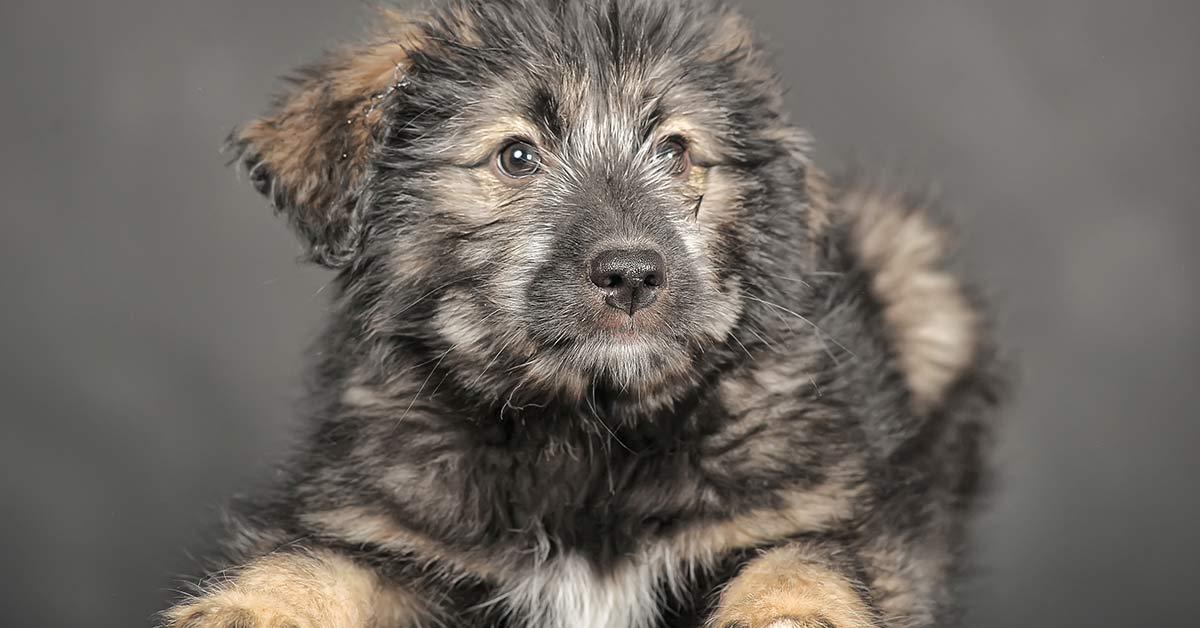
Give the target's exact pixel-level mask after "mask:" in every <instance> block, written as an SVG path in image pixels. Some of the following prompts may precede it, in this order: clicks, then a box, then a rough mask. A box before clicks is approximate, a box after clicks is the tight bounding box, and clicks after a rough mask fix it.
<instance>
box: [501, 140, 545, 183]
mask: <svg viewBox="0 0 1200 628" xmlns="http://www.w3.org/2000/svg"><path fill="white" fill-rule="evenodd" d="M496 167H497V168H498V169H499V170H500V174H502V175H504V176H506V177H508V178H510V179H524V178H527V177H532V176H533V175H535V174H537V173H538V171H539V170H541V167H542V156H541V155H539V154H538V150H537V147H535V146H534V145H533V144H530V143H529V142H526V141H523V140H516V141H513V142H509V143H508V144H505V145H504V148H501V149H500V153H499V154H498V155H497V156H496Z"/></svg>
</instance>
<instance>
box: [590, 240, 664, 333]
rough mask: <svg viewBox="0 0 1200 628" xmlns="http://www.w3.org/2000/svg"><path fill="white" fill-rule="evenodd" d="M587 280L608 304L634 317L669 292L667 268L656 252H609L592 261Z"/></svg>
mask: <svg viewBox="0 0 1200 628" xmlns="http://www.w3.org/2000/svg"><path fill="white" fill-rule="evenodd" d="M588 276H589V279H591V282H592V284H593V285H594V286H596V288H598V289H599V290H600V292H601V293H602V294H603V295H604V303H605V304H607V305H608V306H609V307H611V308H613V309H616V310H620V311H622V312H625V313H626V314H628V315H629V316H630V317H632V316H633V315H634V314H636V313H637V312H638V310H643V309H646V308H648V307H650V306H651V305H654V302H655V301H656V300H658V297H659V294H660V292H662V291H663V290H665V289H666V283H667V267H666V262H665V261H664V260H663V256H662V253H659V252H658V251H656V250H654V249H649V248H638V249H608V250H605V251H601V252H600V253H598V254H597V255H596V256H595V257H593V258H592V261H591V268H590V273H589V275H588Z"/></svg>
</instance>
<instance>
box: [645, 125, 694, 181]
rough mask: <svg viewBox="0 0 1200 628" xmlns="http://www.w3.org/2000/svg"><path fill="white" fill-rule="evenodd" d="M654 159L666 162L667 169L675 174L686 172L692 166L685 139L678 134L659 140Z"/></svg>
mask: <svg viewBox="0 0 1200 628" xmlns="http://www.w3.org/2000/svg"><path fill="white" fill-rule="evenodd" d="M654 159H655V160H657V161H660V162H662V163H664V164H666V167H667V168H668V171H669V172H670V173H671V174H673V175H677V176H678V175H682V174H684V173H686V172H687V171H688V170H689V169H690V168H691V167H692V160H691V157H689V156H688V147H687V141H686V140H684V139H683V138H682V137H679V136H678V135H672V136H671V137H668V138H667V139H665V140H663V141H661V142H659V144H658V149H657V150H656V151H655V153H654Z"/></svg>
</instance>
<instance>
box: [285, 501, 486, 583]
mask: <svg viewBox="0 0 1200 628" xmlns="http://www.w3.org/2000/svg"><path fill="white" fill-rule="evenodd" d="M304 521H305V522H306V523H308V524H309V525H312V526H314V527H316V528H317V529H319V530H322V531H323V532H326V533H328V534H332V535H335V536H337V537H338V538H340V539H342V540H344V541H346V542H350V543H371V544H375V545H378V546H380V547H385V548H388V549H392V550H399V551H401V552H407V553H411V554H413V555H415V556H417V557H419V558H423V559H428V560H435V559H436V560H438V561H441V562H444V563H445V564H448V565H451V566H453V567H455V568H457V569H459V570H460V571H463V572H466V573H469V574H473V575H479V576H484V577H498V576H499V575H501V573H502V571H501V570H502V568H503V565H493V564H491V563H489V562H487V561H485V560H479V559H477V558H475V557H472V556H467V555H464V554H453V553H449V552H447V551H446V548H445V547H444V546H443V545H442V544H441V543H438V542H437V541H435V540H433V539H431V538H429V537H427V536H425V535H423V534H420V533H418V532H414V531H412V530H409V529H407V528H404V527H402V526H400V525H398V524H397V523H396V522H395V520H393V519H392V518H391V517H389V516H387V515H385V514H381V513H377V512H372V511H371V510H370V509H369V508H365V507H358V506H351V507H346V508H342V509H339V510H329V511H324V512H317V513H310V514H307V515H304Z"/></svg>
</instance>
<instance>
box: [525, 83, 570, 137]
mask: <svg viewBox="0 0 1200 628" xmlns="http://www.w3.org/2000/svg"><path fill="white" fill-rule="evenodd" d="M528 114H529V118H530V119H531V120H532V121H533V122H534V123H536V124H537V125H538V126H541V127H542V128H543V129H545V131H546V134H547V135H548V136H550V137H553V138H561V137H563V133H564V131H565V130H566V122H565V121H564V120H563V117H562V111H561V107H560V106H559V102H558V99H557V98H555V97H554V94H552V93H550V90H548V89H546V88H544V87H541V88H538V89H537V90H536V91H535V92H534V94H533V100H532V101H531V102H530V103H529V107H528Z"/></svg>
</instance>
